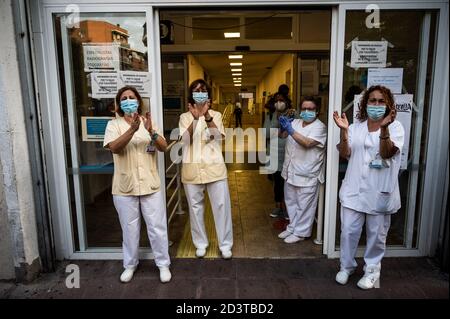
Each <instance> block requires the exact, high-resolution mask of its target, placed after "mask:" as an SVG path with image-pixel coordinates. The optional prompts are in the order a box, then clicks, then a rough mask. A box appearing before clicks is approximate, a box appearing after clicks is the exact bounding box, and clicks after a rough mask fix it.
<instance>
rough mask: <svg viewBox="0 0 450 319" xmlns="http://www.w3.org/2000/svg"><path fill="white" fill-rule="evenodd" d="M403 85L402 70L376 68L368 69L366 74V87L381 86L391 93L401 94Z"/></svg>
mask: <svg viewBox="0 0 450 319" xmlns="http://www.w3.org/2000/svg"><path fill="white" fill-rule="evenodd" d="M402 83H403V68H377V69H369V70H368V74H367V87H371V86H372V85H382V86H385V87H387V88H388V89H389V90H391V92H392V93H395V94H401V93H402Z"/></svg>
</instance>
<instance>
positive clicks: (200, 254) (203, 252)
mask: <svg viewBox="0 0 450 319" xmlns="http://www.w3.org/2000/svg"><path fill="white" fill-rule="evenodd" d="M205 255H206V249H205V248H197V250H196V251H195V256H197V257H198V258H202V257H205Z"/></svg>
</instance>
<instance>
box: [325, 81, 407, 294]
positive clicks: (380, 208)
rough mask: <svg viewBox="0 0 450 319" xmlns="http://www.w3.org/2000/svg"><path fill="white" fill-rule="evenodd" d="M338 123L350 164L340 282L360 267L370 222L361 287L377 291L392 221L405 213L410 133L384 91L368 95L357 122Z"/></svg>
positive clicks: (379, 89) (343, 153) (342, 147)
mask: <svg viewBox="0 0 450 319" xmlns="http://www.w3.org/2000/svg"><path fill="white" fill-rule="evenodd" d="M333 117H334V121H335V123H336V125H337V126H338V127H339V128H340V130H341V140H340V143H339V144H338V145H337V148H338V150H339V154H340V156H341V157H343V158H346V159H348V167H347V171H346V173H345V178H344V180H343V181H342V186H341V189H340V192H339V199H340V202H341V257H340V271H339V272H338V274H337V275H336V281H337V282H338V283H340V284H342V285H345V284H346V283H347V281H348V277H349V276H350V275H351V274H352V273H353V272H354V270H355V268H356V267H357V263H356V260H355V255H356V250H357V248H358V242H359V239H360V236H361V232H362V227H363V225H364V222H365V224H366V234H367V244H366V250H365V252H364V261H365V266H364V271H365V272H364V276H363V277H362V278H361V279H360V280H359V281H358V287H360V288H362V289H370V288H374V287H375V288H378V287H379V282H380V276H381V260H382V259H383V256H384V254H385V251H386V237H387V233H388V230H389V227H390V222H391V215H392V214H394V213H396V212H397V211H398V210H399V209H400V207H401V202H400V190H399V185H398V174H399V170H400V164H401V149H402V147H403V143H404V137H405V132H404V129H403V126H402V124H401V123H400V122H399V121H396V120H395V117H396V110H395V103H394V98H393V96H392V93H391V91H390V90H389V89H388V88H386V87H384V86H379V85H377V86H372V87H370V88H369V89H367V91H365V92H364V94H363V97H362V99H361V102H360V106H359V112H358V114H357V119H358V120H359V121H358V122H356V123H353V124H351V125H349V123H348V120H347V117H346V116H345V113H343V114H342V116H339V115H338V113H337V112H334V115H333Z"/></svg>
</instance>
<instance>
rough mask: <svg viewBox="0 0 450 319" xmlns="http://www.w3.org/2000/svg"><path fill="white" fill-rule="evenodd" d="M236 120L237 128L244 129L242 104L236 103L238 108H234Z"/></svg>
mask: <svg viewBox="0 0 450 319" xmlns="http://www.w3.org/2000/svg"><path fill="white" fill-rule="evenodd" d="M233 113H234V118H235V120H236V127H242V108H241V102H239V101H238V102H236V107H235V108H234V111H233Z"/></svg>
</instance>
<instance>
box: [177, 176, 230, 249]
mask: <svg viewBox="0 0 450 319" xmlns="http://www.w3.org/2000/svg"><path fill="white" fill-rule="evenodd" d="M205 188H206V190H208V196H209V200H210V202H211V207H212V211H213V215H214V223H215V225H216V233H217V239H218V242H219V249H220V250H221V251H224V250H231V248H232V247H233V223H232V219H231V203H230V191H229V190H228V179H226V178H225V179H222V180H220V181H216V182H212V183H208V184H184V190H185V192H186V197H187V200H188V203H189V216H190V222H191V235H192V241H193V242H194V246H195V247H196V248H206V247H208V245H209V243H208V236H207V235H206V229H205V221H204V213H205Z"/></svg>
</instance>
